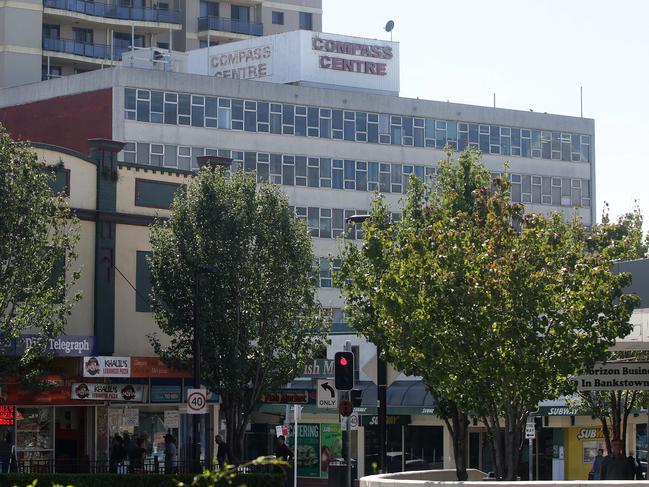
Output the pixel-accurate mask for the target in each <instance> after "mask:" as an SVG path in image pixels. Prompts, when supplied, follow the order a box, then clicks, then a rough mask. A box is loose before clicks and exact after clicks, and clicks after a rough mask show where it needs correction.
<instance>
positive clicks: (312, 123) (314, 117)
mask: <svg viewBox="0 0 649 487" xmlns="http://www.w3.org/2000/svg"><path fill="white" fill-rule="evenodd" d="M319 112H320V110H319V109H318V108H315V107H309V109H308V112H307V113H308V118H309V127H317V126H318V121H319V116H320V113H319Z"/></svg>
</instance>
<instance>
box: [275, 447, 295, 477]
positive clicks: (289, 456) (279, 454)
mask: <svg viewBox="0 0 649 487" xmlns="http://www.w3.org/2000/svg"><path fill="white" fill-rule="evenodd" d="M275 457H276V458H277V459H278V460H284V461H285V462H287V463H288V464H289V466H288V468H286V469H282V471H283V472H284V473H285V475H286V480H285V481H284V485H285V486H286V487H289V486H290V485H292V484H293V479H291V476H290V475H288V473H290V471H291V467H292V463H293V459H294V457H293V452H292V451H291V449H290V448H289V447H288V446H286V438H284V435H279V436H278V437H277V448H275Z"/></svg>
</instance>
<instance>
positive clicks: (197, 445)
mask: <svg viewBox="0 0 649 487" xmlns="http://www.w3.org/2000/svg"><path fill="white" fill-rule="evenodd" d="M215 273H216V268H214V267H198V268H196V270H195V271H194V309H193V315H194V340H193V343H192V349H193V354H194V374H193V380H194V387H195V388H200V387H201V342H200V320H199V316H198V300H199V297H200V276H201V275H203V274H215ZM201 418H202V415H199V414H193V415H192V440H193V441H192V446H193V448H192V461H193V464H194V465H193V470H194V472H196V473H200V472H201V439H200V435H199V424H200V420H201Z"/></svg>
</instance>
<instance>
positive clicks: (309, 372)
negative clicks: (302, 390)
mask: <svg viewBox="0 0 649 487" xmlns="http://www.w3.org/2000/svg"><path fill="white" fill-rule="evenodd" d="M334 364H335V362H334V361H333V360H330V359H326V358H318V359H315V360H313V362H311V363H309V364H306V365H305V366H304V370H303V371H302V377H312V378H314V379H316V378H323V379H327V378H332V377H333V376H334V367H335V365H334Z"/></svg>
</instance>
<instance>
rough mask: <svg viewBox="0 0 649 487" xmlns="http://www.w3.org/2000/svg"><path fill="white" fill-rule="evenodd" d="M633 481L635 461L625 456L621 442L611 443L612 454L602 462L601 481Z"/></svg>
mask: <svg viewBox="0 0 649 487" xmlns="http://www.w3.org/2000/svg"><path fill="white" fill-rule="evenodd" d="M633 479H635V461H634V460H633V459H632V458H627V457H626V456H625V455H624V453H623V449H622V442H621V441H620V440H613V441H611V454H610V455H608V456H606V457H605V458H604V460H603V461H602V470H601V478H600V480H633Z"/></svg>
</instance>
